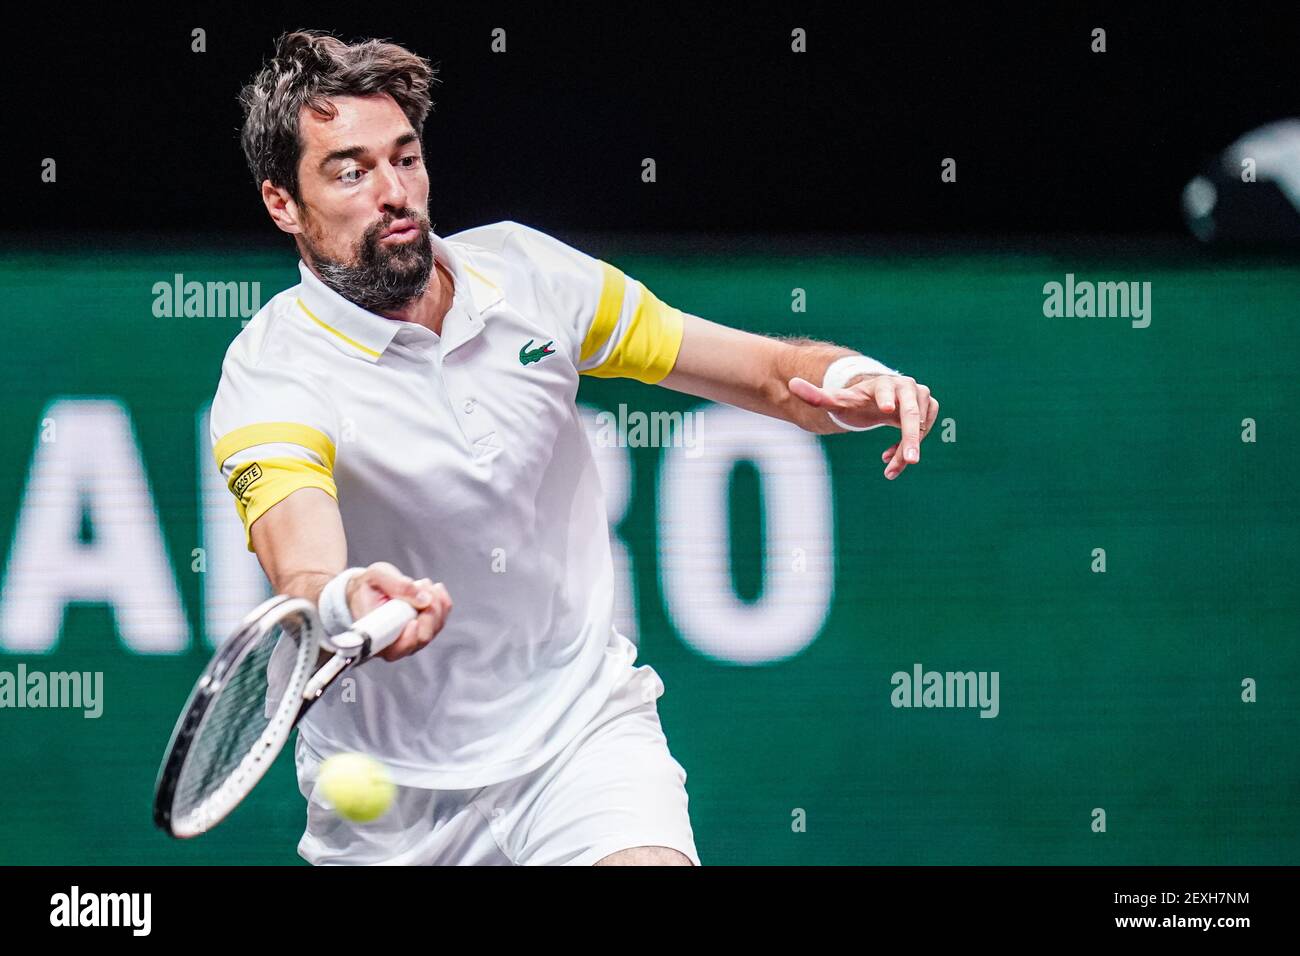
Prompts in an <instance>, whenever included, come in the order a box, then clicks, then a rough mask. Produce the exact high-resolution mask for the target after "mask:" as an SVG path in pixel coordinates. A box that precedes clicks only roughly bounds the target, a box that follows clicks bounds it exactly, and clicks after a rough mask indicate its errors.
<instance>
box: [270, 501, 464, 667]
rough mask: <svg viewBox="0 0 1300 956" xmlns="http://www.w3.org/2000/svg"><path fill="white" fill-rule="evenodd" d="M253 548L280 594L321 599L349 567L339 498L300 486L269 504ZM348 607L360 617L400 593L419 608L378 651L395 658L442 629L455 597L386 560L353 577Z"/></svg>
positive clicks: (418, 645) (349, 589)
mask: <svg viewBox="0 0 1300 956" xmlns="http://www.w3.org/2000/svg"><path fill="white" fill-rule="evenodd" d="M249 534H250V537H251V540H252V545H253V550H254V551H255V552H256V553H257V560H258V561H259V562H261V565H262V570H263V571H264V572H266V577H267V579H268V580H269V581H270V582H271V587H272V589H273V590H274V591H275V593H276V594H289V595H292V596H294V597H301V598H306V599H307V600H309V601H311V602H312V603H313V604H318V603H319V602H320V593H321V590H322V589H323V588H324V587H325V585H326V584H328V583H329V582H330V580H331V579H332V578H333V577H334V576H335V575H337V574H339V573H340V572H341V571H343V570H344V569H345V568H346V567H347V556H348V549H347V538H346V537H345V536H344V533H343V520H342V518H341V517H340V515H339V507H338V503H337V502H336V501H335V500H334V498H333V497H332V496H331V495H330V494H328V493H327V492H325V491H322V490H321V489H320V488H310V487H309V488H299V489H298V490H296V491H294V492H293V493H291V494H290V495H288V496H287V497H286V498H284V499H283V500H282V501H280V502H278V503H276V504H275V505H273V506H271V507H270V508H268V509H267V510H266V511H265V512H264V513H263V514H262V515H261V516H260V517H259V518H257V519H256V520H255V521H254V522H253V524H252V526H251V527H250V528H249ZM347 595H348V608H349V609H350V610H351V612H352V617H353V620H356V619H359V618H361V617H362V616H364V615H365V614H367V613H368V612H370V611H373V610H374V609H375V608H377V607H379V605H380V604H382V603H384V601H385V600H388V599H390V598H401V599H403V600H406V601H409V602H410V603H411V605H412V606H414V607H415V608H416V609H417V610H418V611H419V612H420V613H419V614H418V615H417V616H416V618H415V620H413V621H411V622H410V623H409V624H407V625H406V628H405V629H404V630H403V631H402V634H401V636H400V637H398V639H397V640H396V641H394V642H393V643H392V645H390V646H389V647H388V648H387V649H386V650H385V651H383V653H382V654H380V655H379V656H381V657H383V658H384V659H385V660H389V661H395V660H398V659H399V658H402V657H406V656H407V655H408V654H414V653H415V652H416V651H418V650H419V649H420V648H422V647H424V646H425V645H426V644H428V643H429V642H430V641H432V640H433V638H434V637H435V636H436V635H437V633H438V632H439V631H440V630H441V629H442V626H443V623H444V622H445V621H446V618H447V614H448V613H449V612H450V611H451V596H450V595H449V594H448V593H447V589H446V588H445V587H444V586H443V585H442V584H434V583H433V582H432V581H430V580H429V579H428V578H423V579H421V580H419V581H414V580H412V579H411V578H409V577H407V576H406V575H404V574H402V572H401V571H399V570H398V569H397V568H395V567H393V566H392V565H391V564H388V563H386V562H379V563H376V564H372V565H370V566H369V567H368V568H366V569H365V571H364V572H362V573H361V574H358V575H356V576H355V577H353V578H352V580H351V581H349V582H348V589H347Z"/></svg>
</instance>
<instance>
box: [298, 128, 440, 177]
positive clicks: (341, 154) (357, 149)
mask: <svg viewBox="0 0 1300 956" xmlns="http://www.w3.org/2000/svg"><path fill="white" fill-rule="evenodd" d="M419 139H420V137H419V136H417V135H416V134H415V133H414V132H406V133H403V134H402V135H401V136H399V137H397V139H395V140H393V146H392V148H393V149H400V148H401V147H403V146H407V145H409V144H411V143H415V142H418V141H419ZM367 152H368V150H367V149H366V148H365V147H364V146H348V147H345V148H344V149H335V150H331V151H330V152H328V153H326V154H325V158H324V159H322V160H321V161H320V168H321V169H322V170H324V169H325V167H326V166H328V165H329V164H330V163H337V162H339V161H340V160H343V159H360V158H361V157H362V156H365V155H366V153H367Z"/></svg>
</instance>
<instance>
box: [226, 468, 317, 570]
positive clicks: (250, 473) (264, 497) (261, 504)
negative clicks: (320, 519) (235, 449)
mask: <svg viewBox="0 0 1300 956" xmlns="http://www.w3.org/2000/svg"><path fill="white" fill-rule="evenodd" d="M299 488H319V489H321V490H322V491H324V492H326V493H327V494H328V495H329V496H330V497H331V498H333V499H334V500H335V501H338V498H339V493H338V488H337V487H336V486H335V484H334V476H333V475H331V474H330V473H329V472H328V471H326V470H325V468H324V467H323V466H321V465H318V464H316V463H315V462H314V461H304V460H303V459H301V458H261V459H258V460H257V461H251V462H249V463H248V464H247V465H244V466H243V467H241V468H240V469H239V470H237V471H236V472H235V473H234V474H232V475H231V476H230V490H231V492H232V493H233V494H234V496H235V509H236V510H237V511H238V512H239V518H240V520H241V521H243V522H244V543H245V544H246V545H247V547H248V550H249V551H252V550H253V522H254V521H256V520H257V519H258V518H260V517H262V515H264V514H265V513H266V512H267V511H268V510H270V509H271V508H273V507H274V506H275V505H278V504H279V503H280V502H281V501H283V500H284V499H285V498H287V497H289V495H291V494H293V493H294V492H295V491H297V490H298V489H299Z"/></svg>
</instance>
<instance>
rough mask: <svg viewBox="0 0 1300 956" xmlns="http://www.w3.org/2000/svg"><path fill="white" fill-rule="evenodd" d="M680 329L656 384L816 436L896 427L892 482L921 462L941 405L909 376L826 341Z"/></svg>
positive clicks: (693, 324)
mask: <svg viewBox="0 0 1300 956" xmlns="http://www.w3.org/2000/svg"><path fill="white" fill-rule="evenodd" d="M682 323H683V324H682V341H681V347H680V349H679V350H678V353H677V360H676V362H675V363H674V364H673V367H672V371H671V372H669V373H668V375H667V376H665V377H664V378H663V379H661V380H660V381H659V383H658V384H660V385H662V386H664V387H665V388H671V389H673V390H674V391H678V392H684V393H686V394H688V395H695V396H698V397H700V398H707V399H709V400H711V401H715V402H725V403H726V404H728V405H735V406H737V407H738V408H744V409H747V410H749V411H752V412H758V413H760V414H763V415H770V416H772V417H773V418H780V419H784V420H785V421H788V422H792V423H794V424H796V425H798V426H799V427H801V428H804V429H806V430H807V431H810V432H816V433H817V434H823V435H825V434H832V433H836V432H843V431H848V430H853V429H866V428H876V427H878V426H881V425H892V426H894V427H895V428H898V429H899V430H900V431H901V433H902V435H901V437H900V439H899V441H897V442H895V443H894V444H893V445H891V446H890V447H889V448H888V449H886V450H885V452H884V454H883V455H882V456H881V460H882V461H885V462H887V463H888V464H887V466H886V468H885V477H886V478H889V479H893V478H896V477H898V476H899V475H900V474H902V473H903V470H904V469H905V468H906V467H907V466H908V465H912V464H916V463H917V462H919V461H920V460H921V442H922V441H923V440H924V439H925V438H926V436H927V435H929V433H930V431H931V429H932V428H933V427H934V422H935V420H936V418H937V417H938V414H939V403H938V402H937V401H936V400H935V399H934V397H933V396H932V395H931V394H930V389H929V388H928V387H927V386H925V385H922V384H920V383H919V382H917V381H916V380H915V379H913V378H912V377H911V376H908V375H896V374H894V373H893V372H892V370H890V369H889V368H887V367H885V366H883V365H881V364H880V363H879V362H876V361H874V360H872V359H868V358H866V357H865V356H858V355H857V353H854V352H853V351H851V350H850V349H846V348H841V347H840V346H838V345H831V344H829V343H826V342H815V341H813V340H811V339H776V338H768V337H766V336H762V335H755V334H753V333H751V332H744V331H741V330H740V329H732V328H728V327H727V326H724V325H718V324H717V323H716V322H710V321H708V320H707V319H702V318H700V317H699V316H695V315H691V314H689V313H682ZM846 357H851V358H846ZM838 360H845V361H843V362H842V363H841V364H839V365H837V367H836V368H835V369H834V370H833V372H834V377H835V378H837V379H842V381H839V382H838V383H837V382H827V381H826V379H825V376H826V372H827V370H828V369H830V368H831V366H832V364H833V363H836V362H837V361H838ZM823 386H825V387H823ZM828 413H829V414H828ZM831 415H834V416H835V419H838V420H839V421H840V422H843V423H844V424H845V425H849V426H852V429H848V428H842V427H840V425H838V424H837V423H836V421H835V419H833V418H832V417H831Z"/></svg>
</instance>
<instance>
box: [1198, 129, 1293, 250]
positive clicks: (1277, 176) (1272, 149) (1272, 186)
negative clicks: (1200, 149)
mask: <svg viewBox="0 0 1300 956" xmlns="http://www.w3.org/2000/svg"><path fill="white" fill-rule="evenodd" d="M1183 217H1184V218H1185V219H1186V221H1187V228H1189V229H1190V230H1191V231H1192V235H1194V236H1196V238H1197V239H1200V240H1201V241H1202V242H1279V241H1283V242H1285V241H1296V242H1300V120H1297V119H1289V120H1282V121H1280V122H1277V123H1270V124H1269V125H1267V126H1261V127H1260V128H1259V129H1257V130H1254V131H1253V132H1250V133H1247V134H1246V135H1245V136H1243V137H1241V139H1239V140H1237V141H1236V142H1235V143H1233V144H1232V145H1231V146H1229V147H1228V148H1227V149H1225V150H1224V151H1223V152H1222V153H1221V154H1220V155H1219V156H1217V157H1216V158H1215V159H1214V161H1213V162H1211V163H1210V164H1209V165H1208V166H1207V167H1206V168H1205V170H1204V171H1203V172H1202V173H1201V174H1200V175H1197V176H1195V177H1193V179H1192V181H1191V182H1189V183H1188V184H1187V185H1186V187H1184V189H1183Z"/></svg>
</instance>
